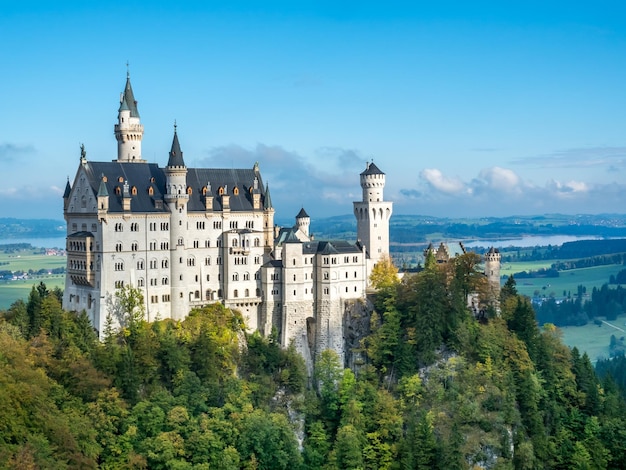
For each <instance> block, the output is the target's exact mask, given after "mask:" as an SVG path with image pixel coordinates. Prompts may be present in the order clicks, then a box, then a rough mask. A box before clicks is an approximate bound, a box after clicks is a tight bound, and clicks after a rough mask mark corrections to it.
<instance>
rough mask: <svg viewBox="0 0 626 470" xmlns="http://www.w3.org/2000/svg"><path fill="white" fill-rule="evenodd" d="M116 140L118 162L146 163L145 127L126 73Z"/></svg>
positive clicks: (116, 128) (118, 115)
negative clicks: (142, 147)
mask: <svg viewBox="0 0 626 470" xmlns="http://www.w3.org/2000/svg"><path fill="white" fill-rule="evenodd" d="M115 138H116V139H117V161H118V162H133V163H144V162H145V160H142V158H141V139H143V126H142V125H141V121H140V120H139V111H138V110H137V100H135V94H134V93H133V87H132V86H131V84H130V74H129V73H128V72H127V73H126V86H125V87H124V92H123V93H121V95H120V107H119V109H118V113H117V124H116V125H115Z"/></svg>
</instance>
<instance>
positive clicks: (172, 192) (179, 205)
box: [165, 126, 189, 320]
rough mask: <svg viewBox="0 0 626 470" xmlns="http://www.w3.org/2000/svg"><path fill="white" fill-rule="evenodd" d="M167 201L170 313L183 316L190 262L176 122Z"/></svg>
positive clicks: (183, 174) (167, 174)
mask: <svg viewBox="0 0 626 470" xmlns="http://www.w3.org/2000/svg"><path fill="white" fill-rule="evenodd" d="M165 177H166V182H165V188H166V192H165V202H166V203H167V205H168V206H169V209H170V214H171V219H170V261H171V262H170V266H171V268H170V269H171V278H172V282H171V286H172V289H171V308H172V311H171V316H172V318H173V319H174V320H182V319H183V318H185V316H187V314H188V313H189V299H188V293H187V292H186V288H185V286H186V283H187V281H189V280H188V279H187V280H186V279H185V275H189V272H188V270H187V269H186V266H187V259H186V258H187V253H186V243H187V203H188V202H189V195H188V194H187V167H186V166H185V162H184V161H183V152H182V151H181V150H180V144H179V142H178V134H177V133H176V126H174V140H173V141H172V149H171V150H170V156H169V160H168V162H167V166H166V167H165Z"/></svg>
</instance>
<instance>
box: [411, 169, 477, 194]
mask: <svg viewBox="0 0 626 470" xmlns="http://www.w3.org/2000/svg"><path fill="white" fill-rule="evenodd" d="M420 178H422V179H423V180H424V181H426V182H427V183H428V184H429V185H430V186H431V187H432V188H433V189H435V190H437V191H440V192H442V193H446V194H460V193H463V192H466V191H467V187H466V185H465V184H464V183H463V182H462V181H461V180H460V179H459V178H456V177H454V178H450V177H447V176H444V174H443V173H442V172H441V171H440V170H438V169H436V168H425V169H424V170H422V171H421V173H420Z"/></svg>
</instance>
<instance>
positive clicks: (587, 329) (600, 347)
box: [559, 314, 626, 362]
mask: <svg viewBox="0 0 626 470" xmlns="http://www.w3.org/2000/svg"><path fill="white" fill-rule="evenodd" d="M608 323H609V324H610V325H613V326H609V325H607V324H606V323H603V324H602V326H598V325H595V324H594V323H593V322H589V323H588V324H586V325H585V326H565V327H563V328H559V330H561V332H562V334H563V342H564V343H565V344H567V345H568V346H570V347H574V346H576V347H577V348H578V350H579V351H580V353H581V354H582V353H583V352H586V353H587V355H588V356H589V359H591V361H592V362H595V361H596V360H597V359H599V358H607V357H609V344H610V342H611V335H615V337H617V338H621V337H622V336H626V314H623V315H620V316H619V317H617V319H616V320H614V321H611V322H608ZM618 328H619V329H618ZM620 329H621V331H620Z"/></svg>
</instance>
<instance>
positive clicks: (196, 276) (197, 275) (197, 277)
mask: <svg viewBox="0 0 626 470" xmlns="http://www.w3.org/2000/svg"><path fill="white" fill-rule="evenodd" d="M198 280H199V279H198V275H197V274H196V282H198Z"/></svg>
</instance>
